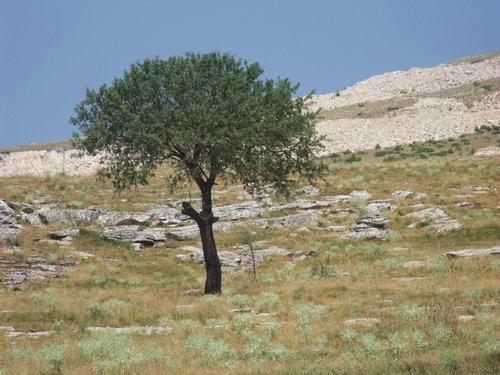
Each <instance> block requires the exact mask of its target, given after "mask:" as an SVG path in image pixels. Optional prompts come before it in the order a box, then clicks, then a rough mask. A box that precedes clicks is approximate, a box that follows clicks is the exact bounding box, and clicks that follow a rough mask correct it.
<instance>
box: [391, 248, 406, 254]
mask: <svg viewBox="0 0 500 375" xmlns="http://www.w3.org/2000/svg"><path fill="white" fill-rule="evenodd" d="M388 251H389V252H390V253H408V252H409V251H410V249H408V248H407V247H391V248H390V249H389V250H388Z"/></svg>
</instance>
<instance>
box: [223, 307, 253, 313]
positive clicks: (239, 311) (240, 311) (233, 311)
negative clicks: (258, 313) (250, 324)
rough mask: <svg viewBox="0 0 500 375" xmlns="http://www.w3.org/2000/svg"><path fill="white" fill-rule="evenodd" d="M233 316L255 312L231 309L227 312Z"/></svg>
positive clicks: (246, 309) (244, 309)
mask: <svg viewBox="0 0 500 375" xmlns="http://www.w3.org/2000/svg"><path fill="white" fill-rule="evenodd" d="M229 311H230V312H232V313H233V314H254V313H255V312H254V311H253V310H252V309H249V308H241V309H231V310H229Z"/></svg>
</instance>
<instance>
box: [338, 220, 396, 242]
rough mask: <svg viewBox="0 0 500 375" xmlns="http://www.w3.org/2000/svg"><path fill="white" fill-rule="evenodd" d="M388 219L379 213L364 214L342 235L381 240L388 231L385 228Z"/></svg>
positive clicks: (344, 236) (349, 237) (348, 237)
mask: <svg viewBox="0 0 500 375" xmlns="http://www.w3.org/2000/svg"><path fill="white" fill-rule="evenodd" d="M388 221H389V220H388V219H387V218H386V217H384V216H381V215H379V214H374V215H366V216H363V217H361V218H359V219H358V220H356V223H354V224H353V225H351V226H350V228H349V229H350V232H348V233H345V234H343V235H342V237H343V238H347V239H373V240H383V239H384V238H385V236H386V235H387V234H388V233H389V231H388V230H387V229H386V226H387V223H388Z"/></svg>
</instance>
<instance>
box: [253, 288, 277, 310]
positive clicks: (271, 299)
mask: <svg viewBox="0 0 500 375" xmlns="http://www.w3.org/2000/svg"><path fill="white" fill-rule="evenodd" d="M279 301H280V297H279V296H278V295H277V294H276V293H273V292H262V293H261V294H260V296H259V298H258V299H257V301H255V302H256V305H257V307H258V308H259V310H261V311H271V310H273V309H274V308H276V306H278V304H279Z"/></svg>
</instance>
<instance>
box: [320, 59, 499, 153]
mask: <svg viewBox="0 0 500 375" xmlns="http://www.w3.org/2000/svg"><path fill="white" fill-rule="evenodd" d="M313 101H314V104H313V108H314V109H321V111H322V114H323V119H322V121H321V122H320V123H319V124H318V131H319V132H320V133H321V134H324V135H326V136H327V142H326V146H327V147H326V150H325V152H324V153H325V154H331V153H333V152H339V151H344V150H347V149H349V150H351V151H353V150H363V149H373V148H375V147H376V145H377V144H378V145H379V146H381V147H392V146H395V145H398V144H409V143H412V142H416V141H426V140H430V139H434V140H438V139H447V138H450V137H456V136H458V135H460V134H464V133H471V132H472V131H473V130H474V129H475V128H476V127H479V126H481V125H490V126H491V125H498V124H499V122H500V53H493V54H489V55H485V56H482V57H475V58H468V59H462V60H459V61H455V62H452V63H448V64H442V65H438V66H436V67H432V68H425V69H422V68H413V69H410V70H408V71H396V72H390V73H386V74H382V75H379V76H374V77H371V78H369V79H367V80H365V81H361V82H358V83H357V84H355V85H354V86H352V87H349V88H346V89H345V90H343V91H340V92H337V93H332V94H327V95H320V96H316V97H315V98H314V99H313Z"/></svg>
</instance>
